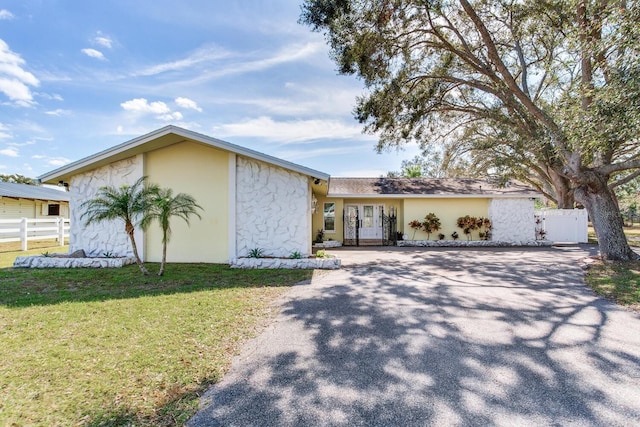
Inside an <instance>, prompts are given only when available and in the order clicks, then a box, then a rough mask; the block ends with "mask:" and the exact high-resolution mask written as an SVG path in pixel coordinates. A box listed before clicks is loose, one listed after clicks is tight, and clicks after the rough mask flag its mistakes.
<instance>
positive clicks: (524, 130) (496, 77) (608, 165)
mask: <svg viewBox="0 0 640 427" xmlns="http://www.w3.org/2000/svg"><path fill="white" fill-rule="evenodd" d="M301 21H302V22H304V23H306V24H308V25H310V26H311V27H312V28H313V29H314V30H315V31H322V32H324V34H325V35H326V37H327V41H328V43H329V44H330V47H331V52H332V56H333V59H334V60H335V62H336V63H337V64H338V67H339V72H340V73H345V74H355V75H357V76H359V77H360V78H361V79H362V80H363V81H364V83H365V85H366V88H367V90H366V94H365V95H363V96H362V97H361V98H359V100H358V104H357V106H356V110H355V111H356V116H357V118H358V119H359V120H360V121H361V122H362V123H363V124H364V127H365V130H366V131H368V132H371V133H375V134H377V135H379V148H384V147H394V146H398V145H401V144H404V143H406V142H408V141H416V142H418V143H419V144H422V145H429V144H439V143H443V142H444V141H446V139H447V138H455V137H457V136H458V135H459V134H460V133H461V132H462V133H465V134H466V135H475V136H478V138H477V143H478V144H485V145H486V149H487V150H495V151H496V152H498V154H499V156H498V157H499V158H503V159H504V161H505V162H506V161H511V162H513V163H512V165H527V168H530V170H531V173H532V175H536V174H537V175H539V176H541V177H544V178H545V179H546V180H547V181H548V182H550V183H551V185H552V186H553V189H554V191H555V193H556V194H557V196H558V199H559V200H560V202H559V205H561V206H563V205H564V204H569V203H571V204H572V200H573V198H574V197H575V199H576V200H577V201H578V202H580V203H582V204H583V205H584V206H585V207H586V209H587V210H588V211H589V215H590V217H591V220H592V222H593V225H594V228H595V230H596V235H597V237H598V242H599V245H600V251H601V254H602V255H603V257H605V258H607V259H617V260H629V259H636V258H638V256H637V255H636V254H635V253H634V252H633V251H632V250H631V249H630V248H629V245H628V244H627V242H626V238H625V235H624V232H623V228H622V227H623V223H622V219H621V217H620V214H619V210H618V207H617V202H616V198H615V195H614V193H613V191H612V188H613V187H614V186H615V185H617V184H618V183H619V182H624V181H626V180H630V179H633V178H634V177H636V176H638V175H639V174H640V172H639V169H638V168H640V150H639V147H638V131H639V129H640V79H639V77H640V65H639V63H640V61H639V59H638V58H639V46H640V44H639V40H640V38H639V36H638V35H639V33H640V29H639V28H638V25H637V22H640V13H639V6H638V4H637V2H631V1H629V2H621V1H610V0H598V1H588V0H575V1H574V0H566V1H544V0H542V1H539V0H535V1H532V0H520V1H519V0H503V1H496V0H478V1H469V0H459V1H454V0H443V1H428V0H306V1H305V2H304V4H303V6H302V16H301ZM485 136H486V137H485ZM500 156H501V157H500Z"/></svg>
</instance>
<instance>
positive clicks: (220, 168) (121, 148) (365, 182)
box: [39, 126, 540, 263]
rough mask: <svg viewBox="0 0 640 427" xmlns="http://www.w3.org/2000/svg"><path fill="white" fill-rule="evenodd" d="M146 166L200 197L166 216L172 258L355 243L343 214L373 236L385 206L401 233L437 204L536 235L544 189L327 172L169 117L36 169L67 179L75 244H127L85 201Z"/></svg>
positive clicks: (498, 233)
mask: <svg viewBox="0 0 640 427" xmlns="http://www.w3.org/2000/svg"><path fill="white" fill-rule="evenodd" d="M142 176H147V177H148V180H149V182H152V183H155V184H159V185H160V186H162V187H170V188H172V189H173V191H174V192H175V193H178V192H184V193H188V194H190V195H192V196H193V197H194V198H195V199H196V201H197V202H198V203H199V204H200V205H201V206H202V207H203V211H202V218H201V219H200V220H199V219H197V218H193V219H192V221H191V225H190V226H187V225H186V224H185V223H184V222H183V221H181V220H175V221H174V222H173V223H172V229H173V234H172V238H171V241H170V243H169V249H168V260H169V261H170V262H210V263H227V262H232V261H233V260H234V259H237V258H238V257H243V256H247V255H248V254H249V252H250V251H251V250H253V249H261V250H262V251H263V253H264V254H265V255H269V256H276V257H289V256H291V255H292V254H293V253H295V252H298V253H300V254H301V255H303V256H304V255H309V254H310V253H311V251H312V242H313V240H314V238H315V237H316V235H317V231H318V230H320V229H322V230H323V231H324V234H325V235H324V237H325V239H326V238H332V239H334V240H338V241H340V242H344V243H347V244H348V243H351V240H352V239H350V234H349V233H351V232H352V230H351V229H350V228H349V227H345V220H344V219H343V218H351V217H352V216H353V217H358V218H359V219H361V221H359V222H358V224H357V226H358V227H359V228H358V231H359V236H362V237H363V239H367V238H368V239H377V238H378V237H379V236H378V234H379V233H382V231H376V230H375V229H376V228H377V227H378V226H379V225H381V223H382V222H383V216H384V215H383V214H384V212H391V211H393V212H394V215H395V218H397V221H398V225H399V226H398V229H402V227H404V228H405V230H404V232H405V234H410V233H408V230H406V228H407V227H406V224H404V223H405V222H407V221H411V220H413V219H418V220H420V219H423V218H424V216H425V215H426V213H428V212H435V213H436V214H437V215H439V216H440V218H441V219H442V221H443V224H446V225H445V227H446V230H447V233H448V232H449V229H452V228H453V226H452V225H451V223H450V219H451V218H454V217H456V215H457V216H460V215H476V216H484V217H488V218H490V219H491V220H492V221H493V224H494V225H493V230H494V234H493V238H494V240H497V239H503V238H504V239H508V241H523V240H525V241H526V240H534V239H535V230H534V228H535V225H534V222H533V198H535V197H539V196H540V195H539V194H538V193H536V192H534V191H532V190H531V189H529V188H526V187H523V186H520V185H513V186H511V187H506V188H498V187H495V186H492V185H490V184H489V183H486V182H485V183H482V182H481V181H478V180H440V181H430V180H427V179H422V180H417V181H413V180H411V181H409V180H391V179H377V178H373V179H368V178H367V179H361V178H330V176H329V175H328V174H326V173H324V172H321V171H317V170H313V169H310V168H307V167H304V166H301V165H298V164H295V163H291V162H288V161H285V160H282V159H279V158H276V157H273V156H269V155H266V154H262V153H259V152H257V151H253V150H249V149H247V148H244V147H241V146H238V145H235V144H231V143H228V142H225V141H222V140H219V139H216V138H212V137H209V136H206V135H202V134H200V133H196V132H192V131H189V130H186V129H183V128H180V127H176V126H166V127H163V128H161V129H158V130H156V131H153V132H151V133H148V134H146V135H143V136H140V137H138V138H135V139H132V140H130V141H127V142H125V143H123V144H120V145H117V146H115V147H112V148H109V149H107V150H104V151H102V152H100V153H97V154H94V155H92V156H89V157H87V158H84V159H81V160H78V161H76V162H73V163H70V164H68V165H66V166H64V167H61V168H59V169H56V170H54V171H51V172H49V173H47V174H44V175H42V176H41V177H39V179H40V181H41V182H43V183H52V184H57V183H59V182H63V183H64V185H68V186H69V194H70V196H71V199H70V206H71V231H70V250H71V251H73V250H76V249H84V250H85V251H86V252H87V253H88V254H90V255H99V254H102V253H105V252H110V253H113V254H116V255H126V254H130V251H131V249H130V245H129V241H128V238H127V236H126V234H125V233H124V231H123V228H124V227H123V225H122V224H121V223H120V222H117V221H114V222H105V223H98V224H92V225H90V226H86V225H85V224H84V223H83V221H82V219H81V217H82V214H83V211H82V209H81V204H82V203H83V202H84V201H86V200H88V199H90V198H92V197H94V196H95V195H96V194H97V192H98V190H99V188H100V187H101V186H105V185H111V186H116V187H117V186H120V185H122V184H125V183H128V184H131V183H133V182H135V181H136V180H137V179H138V178H140V177H142ZM454 221H455V219H454ZM346 222H347V223H348V224H349V223H350V222H349V221H346ZM137 233H138V234H137V242H138V246H139V250H140V252H141V257H142V258H143V259H144V260H145V261H151V262H156V261H160V259H161V256H162V253H161V250H162V245H161V233H160V229H159V227H154V226H152V227H150V228H149V229H148V230H147V231H146V232H144V233H143V232H141V231H140V230H138V231H137ZM345 237H346V238H345ZM417 237H418V236H416V238H417Z"/></svg>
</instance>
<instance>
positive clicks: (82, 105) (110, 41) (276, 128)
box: [0, 0, 417, 177]
mask: <svg viewBox="0 0 640 427" xmlns="http://www.w3.org/2000/svg"><path fill="white" fill-rule="evenodd" d="M176 5H179V6H176ZM299 14H300V3H299V2H297V1H287V0H280V1H269V0H263V1H259V0H252V1H248V0H246V1H243V0H240V1H229V2H219V1H210V0H209V1H207V0H198V1H183V2H175V1H165V0H154V1H146V0H145V1H142V0H135V1H131V0H128V1H120V0H110V1H84V0H78V1H71V0H68V1H63V0H32V1H28V2H19V1H4V2H3V1H1V0H0V173H2V174H12V173H19V174H22V175H26V176H29V177H37V176H38V175H41V174H43V173H45V172H48V171H50V170H52V169H56V168H58V167H60V166H62V165H64V164H66V163H69V162H71V161H75V160H78V159H80V158H83V157H86V156H88V155H91V154H94V153H96V152H98V151H101V150H104V149H106V148H108V147H111V146H113V145H116V144H119V143H122V142H124V141H127V140H129V139H132V138H135V137H137V136H140V135H142V134H145V133H147V132H149V131H152V130H155V129H158V128H160V127H162V126H165V125H167V124H174V125H177V126H182V127H185V128H187V129H190V130H193V131H196V132H200V133H203V134H206V135H209V136H213V137H216V138H220V139H223V140H226V141H229V142H232V143H234V144H238V145H242V146H245V147H248V148H252V149H254V150H258V151H261V152H263V153H267V154H270V155H274V156H277V157H280V158H283V159H286V160H289V161H292V162H296V163H299V164H302V165H305V166H308V167H311V168H314V169H318V170H321V171H323V172H327V173H330V174H331V175H333V176H378V175H380V174H383V173H386V172H387V171H389V170H398V169H399V168H400V162H401V161H402V160H403V159H409V158H411V157H413V155H414V154H415V153H416V152H417V149H416V148H415V147H409V148H407V149H406V151H403V152H399V153H398V152H395V151H392V152H389V153H384V154H376V153H375V152H374V145H375V141H376V139H375V137H374V136H371V135H363V134H362V132H361V129H362V126H361V125H360V124H359V123H358V122H357V121H356V120H355V119H354V118H353V115H352V110H353V107H354V105H355V98H356V96H358V95H361V94H362V93H363V90H364V89H363V85H362V83H361V82H360V81H358V80H357V79H356V78H354V77H352V76H339V75H337V73H336V72H335V68H336V67H335V64H334V63H333V62H332V61H331V60H330V59H329V56H328V47H327V46H326V43H325V42H324V38H323V36H322V35H321V34H317V33H312V32H311V30H310V29H309V28H308V27H305V26H303V25H300V24H298V22H297V21H298V17H299Z"/></svg>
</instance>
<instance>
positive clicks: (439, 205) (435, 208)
mask: <svg viewBox="0 0 640 427" xmlns="http://www.w3.org/2000/svg"><path fill="white" fill-rule="evenodd" d="M402 211H403V217H404V218H403V222H402V223H400V222H399V221H398V230H402V231H403V232H404V234H405V235H407V236H408V239H409V240H426V239H427V233H425V232H424V231H418V232H416V234H415V238H414V237H413V229H412V228H410V227H409V225H408V224H409V222H411V221H413V220H414V219H415V220H418V221H422V220H424V217H425V216H426V215H427V214H428V213H430V212H433V213H434V214H436V216H437V217H438V218H439V219H440V224H441V225H442V230H440V231H438V232H436V233H431V240H437V239H438V233H442V234H444V235H445V236H446V237H445V239H446V240H450V239H451V233H453V232H454V231H457V232H458V234H459V235H460V239H465V238H466V237H465V235H464V233H463V232H462V230H461V229H460V228H458V227H457V225H456V221H457V219H458V218H459V217H461V216H465V215H470V216H475V217H484V218H487V217H488V216H489V199H480V198H478V199H471V198H469V199H463V198H460V199H456V198H442V199H405V200H404V203H403V208H402ZM472 237H473V238H474V239H478V235H477V232H474V233H473V236H472Z"/></svg>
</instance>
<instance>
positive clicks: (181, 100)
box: [175, 97, 202, 112]
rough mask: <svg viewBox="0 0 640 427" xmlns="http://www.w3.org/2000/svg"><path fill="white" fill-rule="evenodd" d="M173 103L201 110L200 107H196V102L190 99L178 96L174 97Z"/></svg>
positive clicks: (189, 108)
mask: <svg viewBox="0 0 640 427" xmlns="http://www.w3.org/2000/svg"><path fill="white" fill-rule="evenodd" d="M175 103H176V104H178V106H180V107H182V108H186V109H188V110H196V111H199V112H202V108H200V107H198V104H197V103H196V102H195V101H194V100H192V99H189V98H182V97H178V98H176V99H175Z"/></svg>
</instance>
